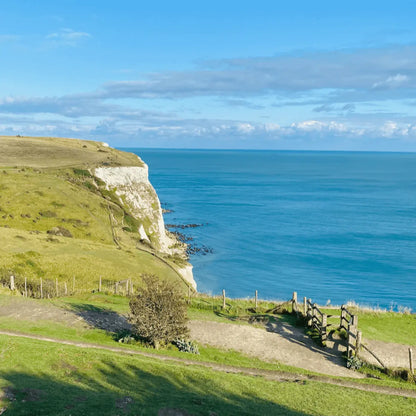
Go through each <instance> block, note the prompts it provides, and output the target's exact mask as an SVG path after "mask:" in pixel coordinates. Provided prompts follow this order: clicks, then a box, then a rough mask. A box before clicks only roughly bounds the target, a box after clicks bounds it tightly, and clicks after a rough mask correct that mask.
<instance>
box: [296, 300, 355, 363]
mask: <svg viewBox="0 0 416 416" xmlns="http://www.w3.org/2000/svg"><path fill="white" fill-rule="evenodd" d="M295 293H296V292H295ZM295 293H294V295H293V298H292V302H293V303H295V302H296V298H297V296H296V295H295ZM297 308H298V307H297ZM294 310H295V308H294ZM303 316H304V318H305V321H306V325H307V326H308V327H309V328H312V329H314V330H315V331H316V332H317V333H318V334H319V337H320V339H321V342H322V345H324V346H325V344H326V341H327V339H328V329H329V328H330V327H331V326H336V327H337V328H338V329H343V330H345V332H346V335H347V357H348V358H350V357H352V356H356V355H358V352H359V350H360V348H361V346H362V342H361V339H362V333H361V331H359V330H358V316H357V315H353V314H352V313H351V312H350V311H349V310H348V309H347V308H346V307H345V306H344V305H342V306H341V310H340V315H334V314H330V315H328V314H326V313H325V312H323V311H321V309H319V307H318V305H317V304H316V303H313V302H312V300H311V299H307V298H306V297H305V298H303ZM329 318H340V320H339V326H338V325H337V324H335V323H328V319H329Z"/></svg>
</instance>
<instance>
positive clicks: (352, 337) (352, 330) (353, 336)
mask: <svg viewBox="0 0 416 416" xmlns="http://www.w3.org/2000/svg"><path fill="white" fill-rule="evenodd" d="M357 323H358V317H357V316H356V315H351V322H350V323H349V324H348V338H347V342H348V345H347V357H348V358H350V357H351V356H352V355H353V354H354V355H355V354H356V351H354V350H355V346H356V340H357V325H356V324H357Z"/></svg>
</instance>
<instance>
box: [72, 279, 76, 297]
mask: <svg viewBox="0 0 416 416" xmlns="http://www.w3.org/2000/svg"><path fill="white" fill-rule="evenodd" d="M72 293H75V276H72Z"/></svg>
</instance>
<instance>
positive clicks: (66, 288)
mask: <svg viewBox="0 0 416 416" xmlns="http://www.w3.org/2000/svg"><path fill="white" fill-rule="evenodd" d="M64 288H65V295H67V294H68V286H67V285H66V282H65V283H64Z"/></svg>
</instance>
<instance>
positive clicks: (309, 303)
mask: <svg viewBox="0 0 416 416" xmlns="http://www.w3.org/2000/svg"><path fill="white" fill-rule="evenodd" d="M311 303H312V299H308V326H309V327H311V326H312V323H313V319H312V317H313V315H312V311H313V309H312V306H311Z"/></svg>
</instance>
